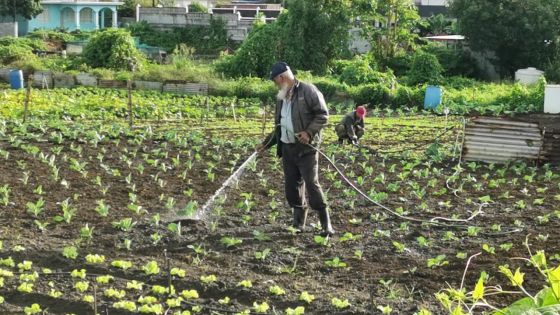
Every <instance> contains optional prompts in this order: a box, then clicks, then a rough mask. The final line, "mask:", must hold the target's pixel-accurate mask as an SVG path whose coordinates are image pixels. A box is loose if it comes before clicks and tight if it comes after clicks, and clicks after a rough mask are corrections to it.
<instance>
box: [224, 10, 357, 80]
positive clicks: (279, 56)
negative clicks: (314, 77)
mask: <svg viewBox="0 0 560 315" xmlns="http://www.w3.org/2000/svg"><path fill="white" fill-rule="evenodd" d="M286 5H287V8H288V9H287V11H285V12H283V13H282V14H280V16H279V17H278V19H277V20H276V21H275V22H273V23H270V24H266V25H257V26H255V27H254V28H253V31H252V32H251V33H250V34H249V36H248V38H247V39H246V40H245V41H244V42H243V43H242V44H241V46H240V47H239V48H238V49H237V51H236V52H235V55H234V56H230V57H227V58H225V60H222V61H221V62H219V65H218V70H219V71H221V72H224V73H226V74H228V75H231V76H259V77H266V76H267V75H268V73H269V70H270V67H271V66H272V64H273V63H274V62H275V61H279V60H282V61H285V62H287V63H288V64H290V66H291V67H292V68H294V69H300V70H310V71H313V72H315V73H319V74H322V73H325V72H326V70H327V66H328V65H329V63H330V62H331V61H332V60H334V59H335V58H339V57H340V56H342V55H343V54H344V53H345V52H346V51H347V50H348V37H349V32H348V31H349V28H350V26H351V23H350V21H351V19H350V16H351V10H350V1H348V0H342V1H341V0H338V1H330V0H305V1H302V0H288V1H287V4H286Z"/></svg>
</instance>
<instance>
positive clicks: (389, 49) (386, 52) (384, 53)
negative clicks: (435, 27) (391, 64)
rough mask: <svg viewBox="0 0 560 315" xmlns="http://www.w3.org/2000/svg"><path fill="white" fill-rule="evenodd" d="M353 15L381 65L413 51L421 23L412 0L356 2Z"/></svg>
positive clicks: (368, 0) (364, 0) (363, 0)
mask: <svg viewBox="0 0 560 315" xmlns="http://www.w3.org/2000/svg"><path fill="white" fill-rule="evenodd" d="M355 15H356V16H358V17H359V21H360V27H361V28H362V29H363V31H364V36H365V37H366V38H369V39H370V40H371V41H372V47H373V52H374V53H375V55H376V57H377V59H378V60H379V61H380V62H381V63H384V62H386V61H388V60H390V59H392V58H394V57H395V56H397V55H401V54H403V53H405V52H407V51H410V50H413V49H414V48H415V47H416V40H417V39H418V37H419V36H418V34H417V33H416V30H417V29H418V27H419V26H420V25H422V24H423V23H424V22H423V21H422V20H421V19H420V15H419V14H418V10H417V8H416V7H415V5H414V2H413V1H412V0H377V1H372V0H359V1H356V2H355Z"/></svg>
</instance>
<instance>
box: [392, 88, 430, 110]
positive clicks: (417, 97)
mask: <svg viewBox="0 0 560 315" xmlns="http://www.w3.org/2000/svg"><path fill="white" fill-rule="evenodd" d="M424 94H425V87H422V86H420V87H411V86H406V85H399V86H398V87H397V89H396V90H395V91H394V95H393V100H392V103H393V106H394V107H397V108H400V107H409V108H415V107H420V106H422V105H423V104H424Z"/></svg>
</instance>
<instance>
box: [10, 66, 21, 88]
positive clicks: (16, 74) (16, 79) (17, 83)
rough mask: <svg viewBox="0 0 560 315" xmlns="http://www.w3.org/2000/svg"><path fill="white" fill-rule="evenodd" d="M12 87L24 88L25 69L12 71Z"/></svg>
mask: <svg viewBox="0 0 560 315" xmlns="http://www.w3.org/2000/svg"><path fill="white" fill-rule="evenodd" d="M10 87H11V88H12V89H14V90H18V89H23V88H24V82H23V71H21V70H12V71H10Z"/></svg>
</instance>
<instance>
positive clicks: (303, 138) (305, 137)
mask: <svg viewBox="0 0 560 315" xmlns="http://www.w3.org/2000/svg"><path fill="white" fill-rule="evenodd" d="M296 138H297V139H298V141H299V142H301V143H303V144H309V143H310V142H311V137H310V136H309V134H308V133H307V131H302V132H298V133H296Z"/></svg>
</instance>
